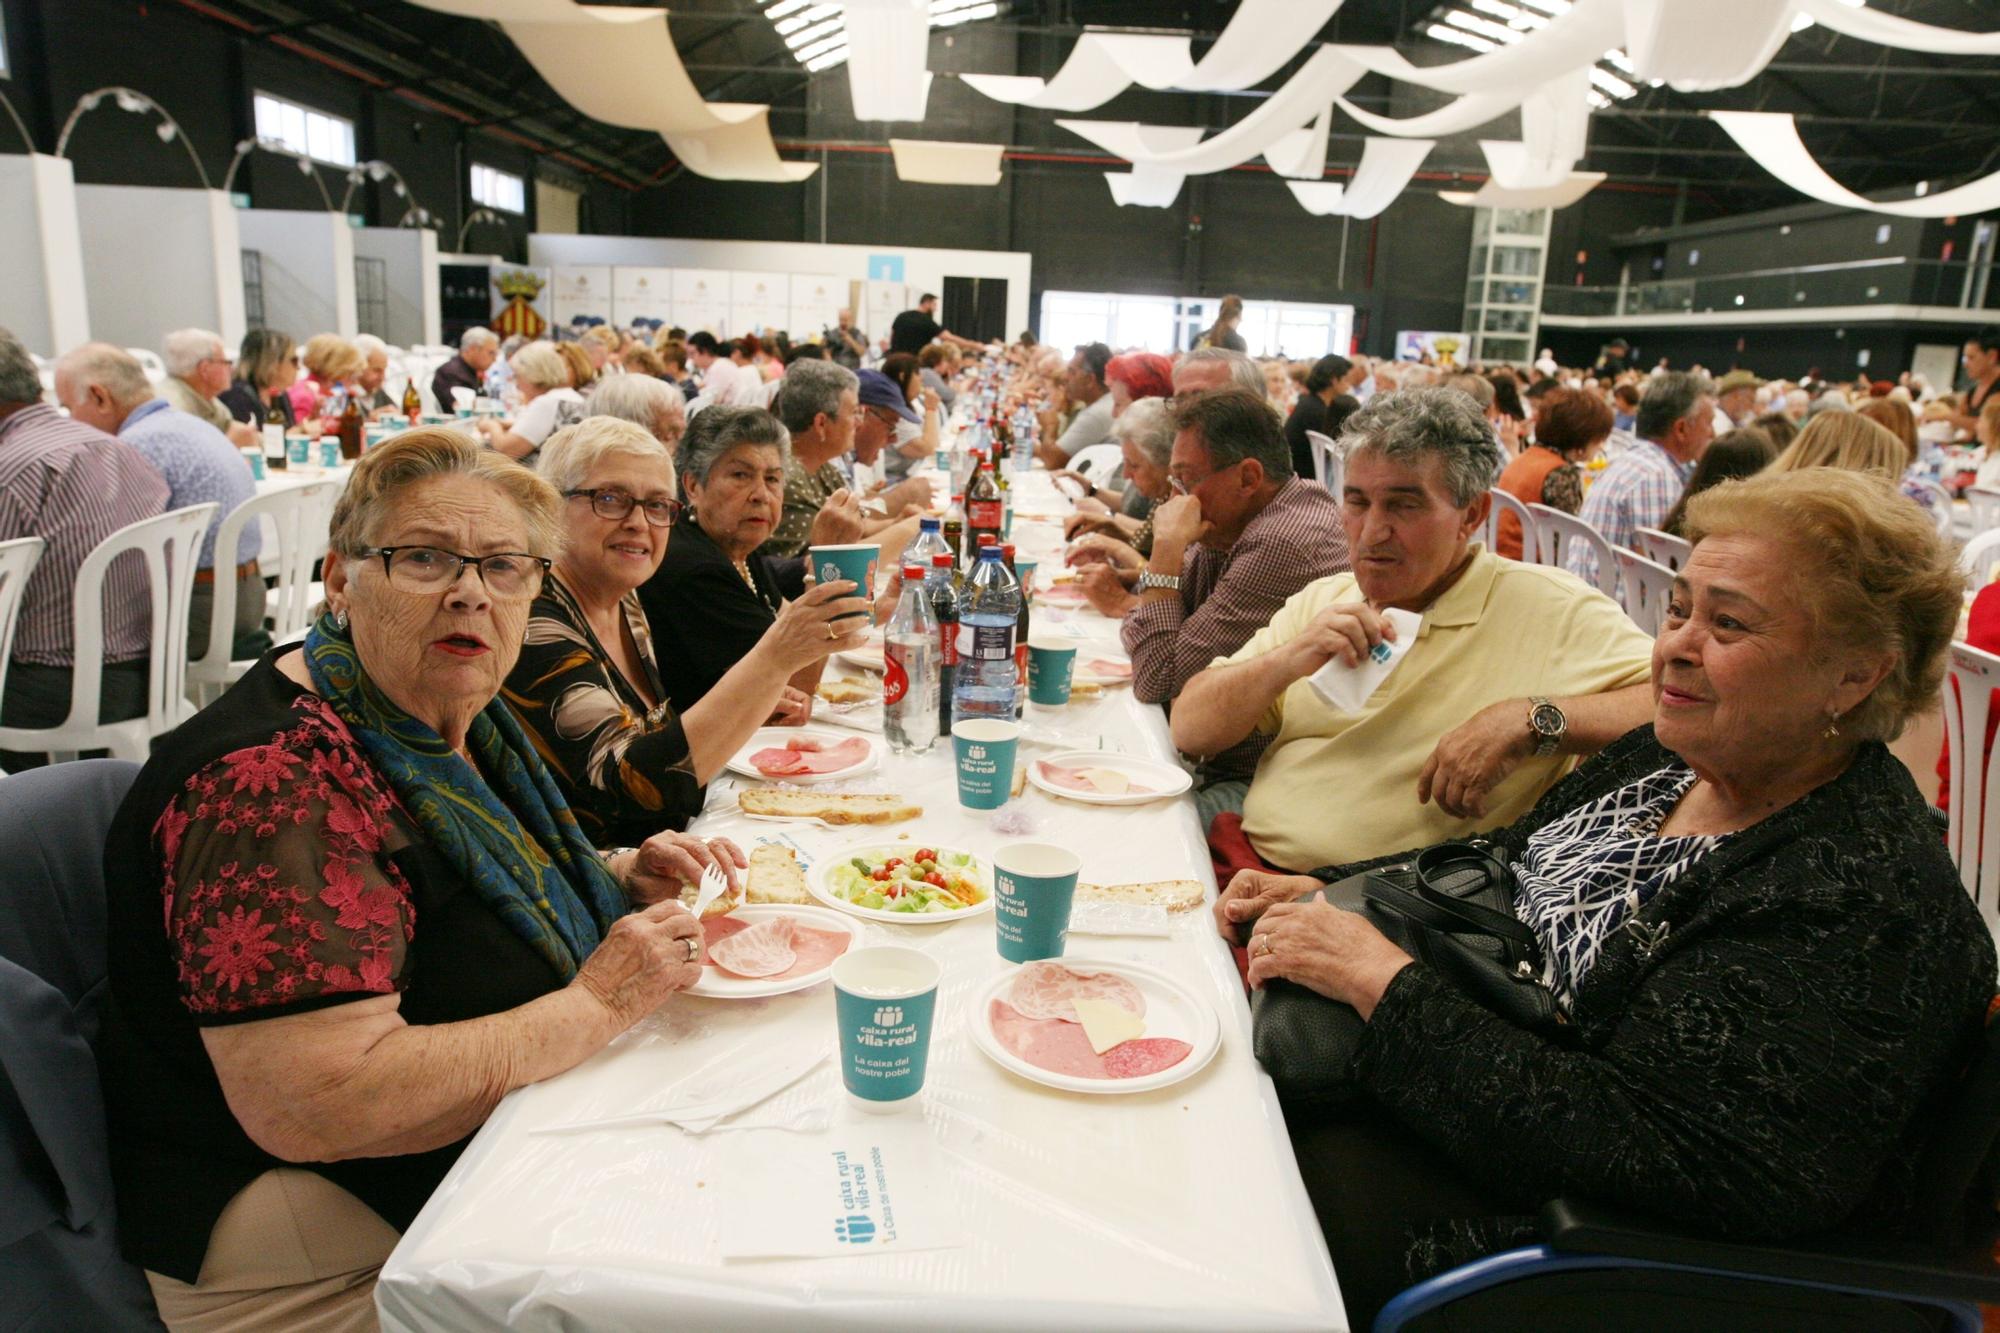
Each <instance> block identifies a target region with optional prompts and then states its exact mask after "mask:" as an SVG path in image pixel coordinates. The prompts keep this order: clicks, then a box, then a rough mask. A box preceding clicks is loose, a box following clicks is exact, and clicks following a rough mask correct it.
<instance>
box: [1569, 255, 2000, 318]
mask: <svg viewBox="0 0 2000 1333" xmlns="http://www.w3.org/2000/svg"><path fill="white" fill-rule="evenodd" d="M1971 268H1972V266H1971V265H1968V264H1966V263H1964V262H1962V261H1952V262H1945V261H1942V260H1936V259H1906V258H1885V259H1857V260H1852V261H1849V262H1846V263H1838V264H1801V265H1797V266H1795V267H1792V268H1769V269H1755V270H1752V271H1749V272H1744V273H1708V274H1701V275H1698V276H1695V277H1689V278H1672V279H1667V280H1665V281H1659V282H1637V283H1632V284H1631V285H1629V286H1626V287H1622V288H1621V287H1557V286H1550V287H1549V288H1547V289H1546V290H1545V291H1544V292H1543V295H1542V314H1544V315H1557V316H1583V317H1590V316H1601V317H1619V316H1623V317H1631V316H1637V315H1666V314H1681V315H1689V314H1715V313H1720V312H1727V311H1731V310H1811V309H1813V308H1815V307H1824V306H1856V305H1927V306H1948V307H1959V308H1965V309H1988V310H1992V309H2000V283H1995V284H1992V285H1991V286H1990V287H1988V289H1987V290H1986V292H1985V293H1984V300H1983V302H1981V301H1975V300H1971V299H1969V294H1973V293H1976V291H1977V288H1978V286H1979V284H1978V282H1977V281H1976V277H1977V275H1974V274H1971V273H1970V270H1971ZM1968 277H1972V278H1974V279H1975V280H1974V281H1968Z"/></svg>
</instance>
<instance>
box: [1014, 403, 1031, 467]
mask: <svg viewBox="0 0 2000 1333" xmlns="http://www.w3.org/2000/svg"><path fill="white" fill-rule="evenodd" d="M1026 416H1027V413H1025V412H1016V413H1015V414H1014V421H1013V426H1012V429H1013V435H1014V471H1016V472H1026V471H1027V470H1028V469H1029V468H1032V467H1033V466H1034V465H1035V439H1034V436H1032V435H1030V434H1029V433H1028V426H1027V424H1026V422H1025V421H1024V418H1025V417H1026Z"/></svg>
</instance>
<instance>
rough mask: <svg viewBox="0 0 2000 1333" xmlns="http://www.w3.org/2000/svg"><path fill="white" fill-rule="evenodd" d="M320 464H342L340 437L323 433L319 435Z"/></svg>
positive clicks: (324, 465) (329, 465)
mask: <svg viewBox="0 0 2000 1333" xmlns="http://www.w3.org/2000/svg"><path fill="white" fill-rule="evenodd" d="M319 465H320V466H321V467H339V466H340V437H339V436H338V435H322V436H320V437H319Z"/></svg>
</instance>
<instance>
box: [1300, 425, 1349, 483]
mask: <svg viewBox="0 0 2000 1333" xmlns="http://www.w3.org/2000/svg"><path fill="white" fill-rule="evenodd" d="M1306 443H1307V444H1308V445H1310V446H1311V447H1312V457H1313V472H1314V473H1315V474H1316V475H1317V476H1318V478H1319V484H1320V485H1322V486H1324V487H1326V489H1327V491H1328V492H1329V493H1330V494H1331V495H1332V496H1333V498H1334V499H1336V500H1338V499H1339V498H1340V493H1341V490H1342V488H1343V485H1344V483H1345V481H1346V475H1345V469H1344V467H1343V461H1342V459H1341V454H1340V446H1339V445H1338V444H1336V443H1334V440H1333V437H1332V436H1330V435H1322V434H1321V433H1320V432H1318V431H1316V430H1309V431H1307V432H1306Z"/></svg>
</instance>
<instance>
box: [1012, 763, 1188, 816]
mask: <svg viewBox="0 0 2000 1333" xmlns="http://www.w3.org/2000/svg"><path fill="white" fill-rule="evenodd" d="M1028 781H1030V782H1032V783H1034V784H1035V785H1036V786H1037V787H1039V788H1041V789H1042V790H1043V791H1045V792H1047V793H1048V794H1049V795H1051V796H1060V797H1063V798H1064V799H1065V800H1071V801H1082V802H1084V803H1085V804H1086V805H1144V804H1146V802H1148V801H1159V800H1164V799H1166V798H1167V797H1169V796H1179V795H1180V794H1181V793H1182V792H1184V791H1186V790H1187V789H1188V788H1189V787H1192V786H1193V785H1194V779H1193V778H1192V777H1190V776H1188V774H1187V772H1186V770H1184V769H1180V768H1176V767H1173V766H1172V765H1169V764H1158V763H1154V762H1153V761H1152V760H1150V759H1141V758H1138V757H1137V756H1136V755H1129V754H1106V753H1105V752H1104V751H1102V750H1064V751H1062V752H1061V753H1060V754H1053V755H1050V756H1049V757H1048V758H1047V759H1030V760H1029V761H1028Z"/></svg>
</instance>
